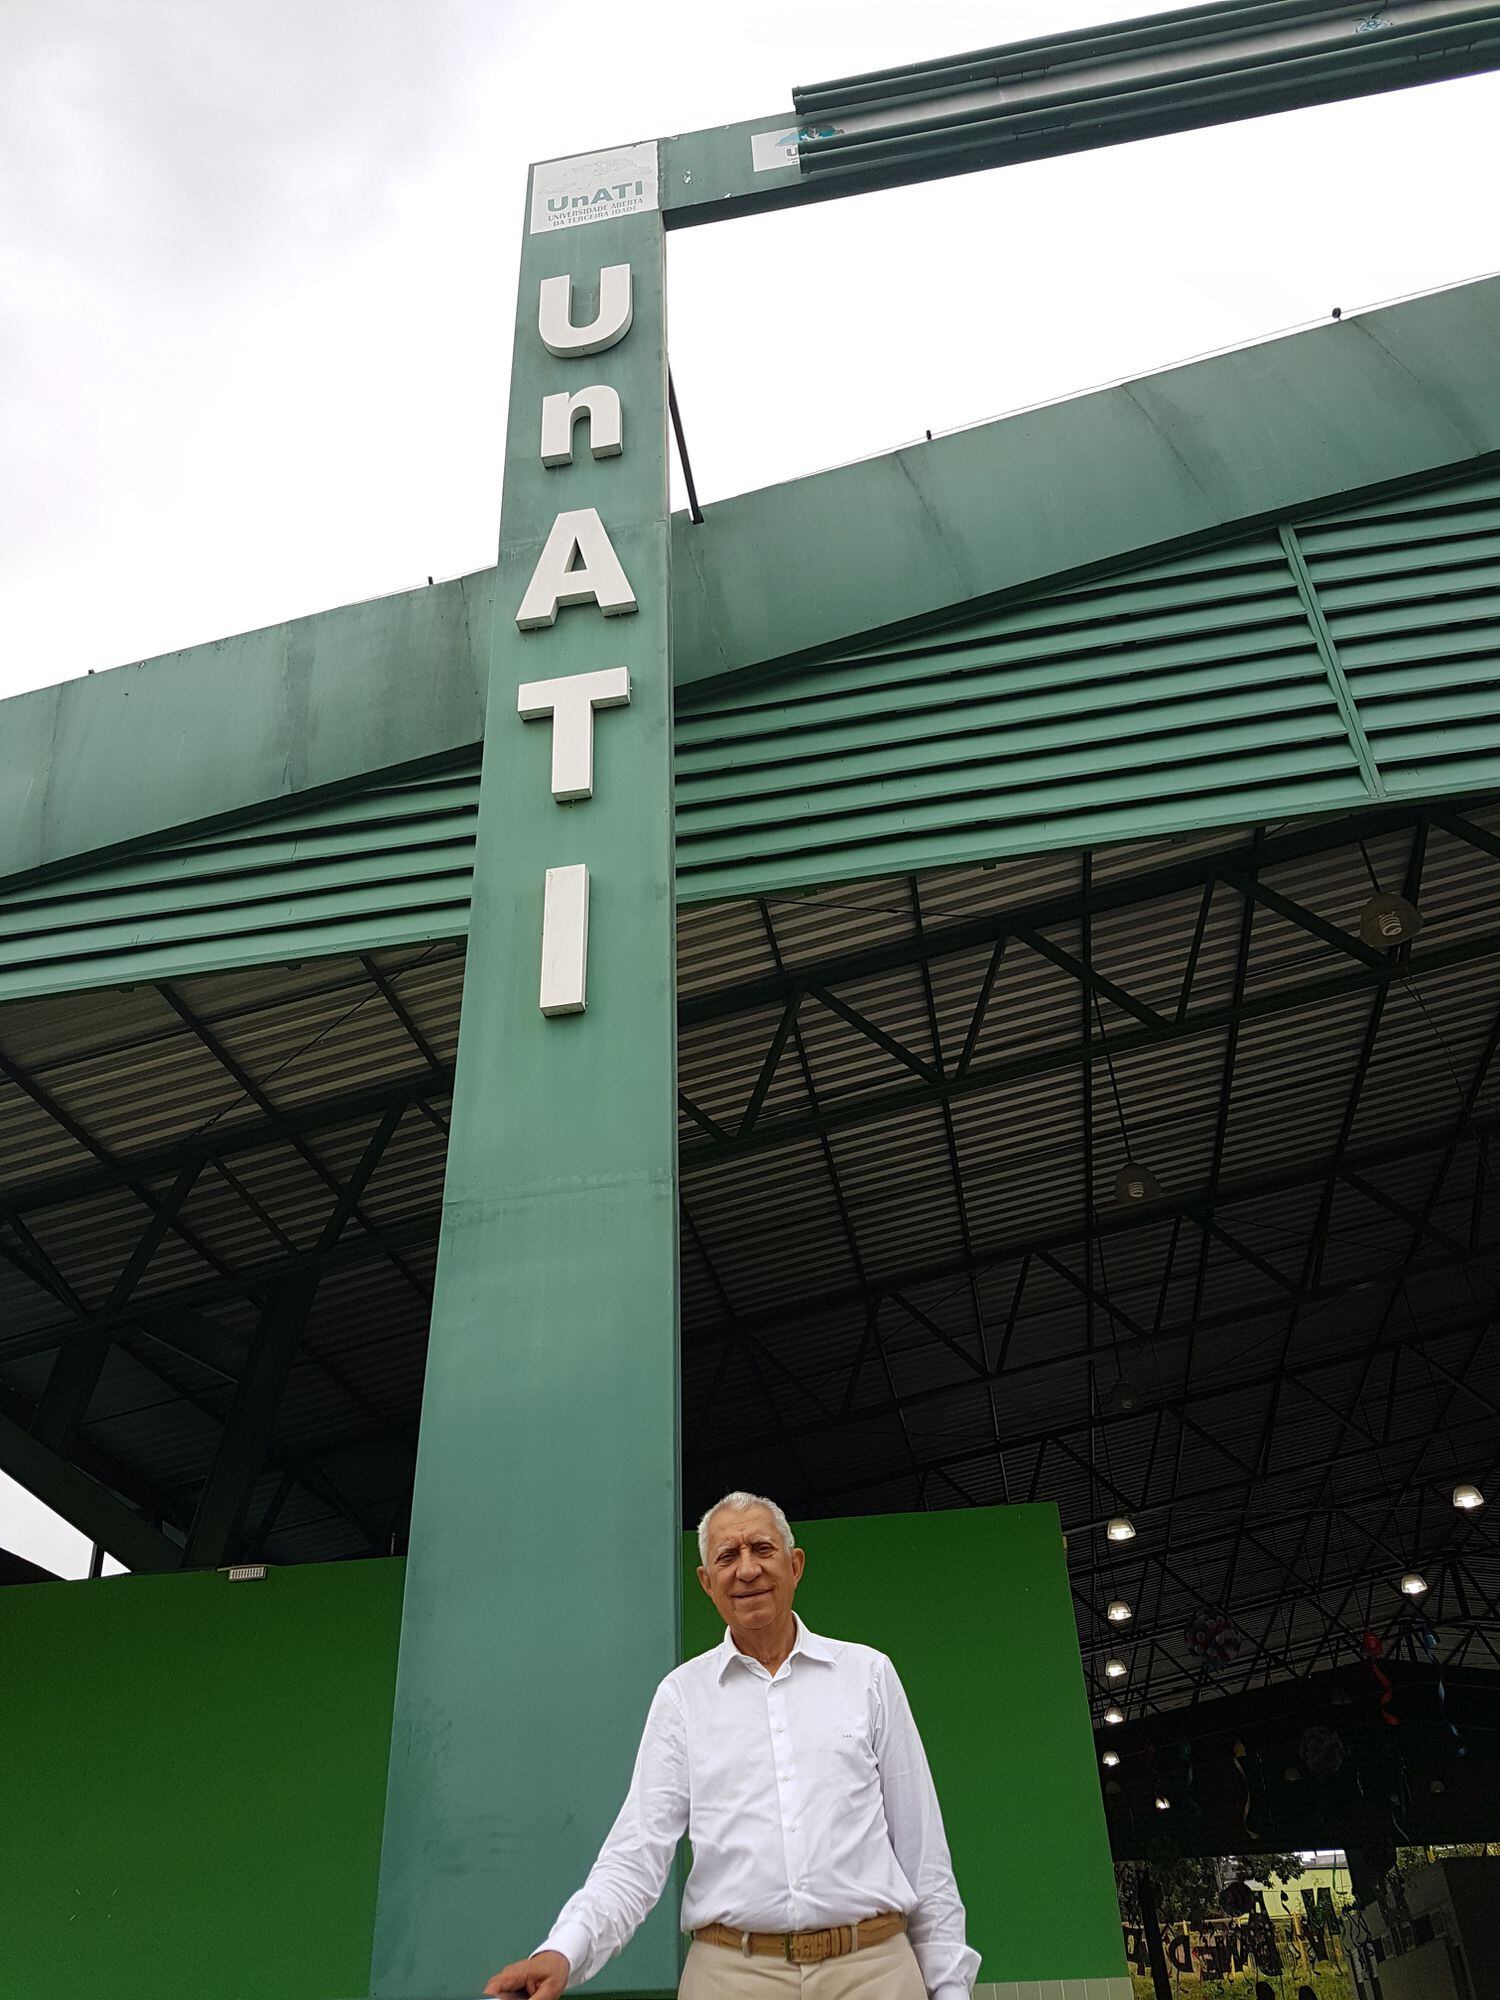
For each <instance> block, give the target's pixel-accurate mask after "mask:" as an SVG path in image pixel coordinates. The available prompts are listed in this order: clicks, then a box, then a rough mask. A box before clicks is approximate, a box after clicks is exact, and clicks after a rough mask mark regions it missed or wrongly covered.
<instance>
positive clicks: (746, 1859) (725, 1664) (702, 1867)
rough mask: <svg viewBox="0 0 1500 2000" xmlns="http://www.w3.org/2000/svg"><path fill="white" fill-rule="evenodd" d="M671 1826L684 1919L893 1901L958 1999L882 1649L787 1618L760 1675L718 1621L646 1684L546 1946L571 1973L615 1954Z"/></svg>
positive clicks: (928, 1827)
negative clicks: (687, 1868)
mask: <svg viewBox="0 0 1500 2000" xmlns="http://www.w3.org/2000/svg"><path fill="white" fill-rule="evenodd" d="M684 1833H686V1834H687V1836H688V1838H689V1840H690V1841H691V1842H692V1848H693V1866H692V1872H691V1873H690V1874H689V1876H688V1880H687V1887H686V1889H685V1890H684V1892H683V1898H682V1927H683V1929H684V1930H685V1931H693V1930H697V1929H699V1928H700V1927H701V1926H702V1925H704V1924H710V1923H723V1924H732V1925H733V1926H734V1927H735V1928H736V1929H737V1930H746V1931H808V1930H822V1929H823V1928H824V1927H825V1926H827V1925H831V1924H847V1923H853V1922H855V1921H857V1920H859V1919H861V1918H863V1917H873V1916H875V1915H877V1914H878V1913H879V1912H880V1911H883V1910H901V1911H903V1912H904V1913H905V1914H906V1916H907V1919H908V1935H909V1937H910V1939H911V1943H912V1948H913V1950H914V1951H915V1952H916V1955H917V1963H918V1965H919V1966H920V1967H921V1971H922V1978H923V1981H924V1983H925V1985H926V1987H927V1991H928V1993H929V1995H930V1996H931V2000H968V1994H969V1992H970V1989H971V1988H972V1986H973V1984H974V1975H975V1973H976V1972H977V1971H978V1970H979V1957H978V1954H977V1953H975V1952H972V1951H970V1950H969V1947H968V1945H967V1944H966V1943H965V1941H964V1907H963V1904H962V1903H961V1902H960V1901H959V1896H958V1886H957V1884H956V1883H955V1882H954V1879H953V1866H952V1863H951V1862H950V1861H949V1859H948V1843H947V1841H946V1839H945V1838H944V1836H943V1819H942V1814H941V1812H940V1811H939V1809H938V1802H937V1794H936V1792H935V1791H934V1790H933V1785H932V1774H931V1772H930V1771H929V1770H928V1768H927V1758H926V1755H925V1754H924V1752H923V1749H922V1741H921V1738H920V1737H919V1736H918V1734H917V1725H916V1723H915V1721H914V1720H913V1718H912V1712H911V1708H910V1706H909V1705H908V1703H907V1699H906V1692H905V1690H904V1689H903V1687H902V1685H901V1683H900V1681H899V1680H898V1679H897V1677H896V1669H895V1668H894V1667H893V1666H892V1665H891V1663H890V1661H889V1660H888V1659H887V1658H886V1657H885V1655H884V1654H883V1653H877V1652H875V1651H874V1650H873V1649H872V1648H871V1647H869V1646H856V1645H850V1644H848V1643H847V1642H845V1641H843V1640H838V1639H820V1638H819V1637H818V1636H817V1635H816V1634H815V1633H813V1632H809V1631H808V1629H807V1627H806V1626H805V1625H804V1624H803V1623H802V1622H801V1620H800V1619H799V1620H798V1621H797V1639H796V1643H795V1645H794V1646H793V1647H792V1651H791V1654H790V1655H789V1657H788V1658H787V1659H786V1660H784V1661H783V1662H782V1665H781V1667H780V1668H779V1669H778V1671H777V1672H776V1673H775V1674H774V1675H772V1674H769V1673H767V1671H766V1669H765V1668H764V1667H763V1666H762V1665H761V1664H760V1662H759V1661H758V1660H753V1659H751V1658H750V1657H749V1655H748V1654H745V1653H742V1652H740V1651H739V1649H738V1647H736V1645H735V1643H734V1641H733V1639H732V1638H731V1637H730V1635H729V1633H728V1632H727V1631H726V1632H725V1634H724V1640H723V1643H722V1644H721V1645H719V1646H716V1647H715V1648H714V1650H713V1651H712V1652H710V1653H700V1654H699V1656H698V1658H697V1659H695V1660H689V1661H688V1662H687V1663H686V1664H685V1665H684V1666H680V1667H678V1668H677V1669H676V1670H675V1672H673V1673H670V1674H668V1675H667V1677H666V1679H665V1680H664V1681H663V1682H662V1684H661V1686H660V1687H659V1688H658V1689H657V1690H656V1695H655V1698H654V1699H653V1701H652V1703H651V1711H650V1713H649V1715H648V1716H647V1717H646V1728H645V1733H644V1734H643V1736H642V1737H641V1747H640V1750H639V1752H638V1753H637V1755H636V1760H635V1774H634V1776H633V1777H632V1779H631V1781H630V1791H629V1794H628V1795H627V1797H626V1800H625V1803H624V1805H623V1806H622V1807H621V1808H620V1814H619V1817H618V1818H617V1819H616V1821H615V1823H614V1825H613V1827H612V1828H611V1829H610V1832H609V1837H608V1838H607V1839H606V1841H605V1843H604V1845H603V1847H602V1848H601V1849H600V1851H599V1859H598V1860H597V1861H596V1862H595V1863H594V1865H593V1868H592V1869H591V1870H590V1871H589V1878H588V1880H587V1881H586V1882H585V1883H584V1885H583V1887H582V1888H581V1889H580V1890H579V1891H578V1893H577V1895H576V1896H574V1897H572V1898H571V1899H570V1901H569V1902H568V1903H567V1904H566V1905H565V1906H564V1908H563V1911H562V1913H561V1915H560V1916H559V1917H558V1920H557V1922H556V1924H555V1925H554V1926H553V1928H552V1932H551V1935H550V1936H549V1937H548V1938H547V1940H546V1943H545V1944H543V1945H541V1946H540V1947H539V1949H540V1950H543V1951H560V1952H561V1953H562V1954H563V1956H564V1957H565V1958H566V1959H567V1960H568V1963H569V1965H570V1966H571V1968H572V1978H573V1981H574V1983H576V1984H581V1983H582V1982H583V1981H584V1980H586V1979H592V1978H593V1976H594V1974H595V1973H596V1972H597V1971H598V1970H599V1968H600V1966H602V1965H604V1964H605V1963H606V1962H607V1961H608V1960H609V1959H611V1958H613V1957H614V1955H615V1953H616V1952H617V1951H619V1950H620V1949H621V1948H622V1946H623V1945H624V1944H625V1943H626V1941H627V1940H628V1939H629V1938H630V1937H631V1935H632V1934H633V1933H634V1931H635V1929H636V1927H637V1926H638V1925H639V1924H640V1922H641V1921H642V1919H643V1918H644V1917H645V1915H646V1913H647V1912H648V1911H649V1910H650V1909H651V1908H652V1907H653V1905H654V1904H655V1902H656V1900H657V1898H658V1897H659V1896H660V1894H661V1892H662V1889H663V1887H664V1886H665V1884H666V1880H667V1874H668V1871H669V1870H670V1868H671V1866H672V1857H673V1855H674V1854H675V1853H676V1850H677V1843H678V1841H679V1840H680V1839H681V1838H682V1836H683V1834H684Z"/></svg>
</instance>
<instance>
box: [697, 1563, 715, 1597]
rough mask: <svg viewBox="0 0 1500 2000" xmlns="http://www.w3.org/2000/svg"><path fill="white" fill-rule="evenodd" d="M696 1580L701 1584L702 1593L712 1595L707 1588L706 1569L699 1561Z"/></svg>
mask: <svg viewBox="0 0 1500 2000" xmlns="http://www.w3.org/2000/svg"><path fill="white" fill-rule="evenodd" d="M698 1581H699V1582H700V1583H701V1584H702V1585H703V1591H704V1595H705V1596H707V1597H712V1596H713V1592H712V1590H710V1589H709V1585H708V1571H707V1570H706V1569H704V1567H703V1566H702V1564H701V1563H700V1564H699V1566H698Z"/></svg>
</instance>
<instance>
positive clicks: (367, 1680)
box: [0, 1506, 1123, 2000]
mask: <svg viewBox="0 0 1500 2000" xmlns="http://www.w3.org/2000/svg"><path fill="white" fill-rule="evenodd" d="M799 1535H800V1537H801V1539H802V1540H803V1541H804V1543H805V1544H806V1546H807V1548H808V1552H809V1568H808V1575H807V1581H806V1584H805V1585H804V1587H803V1590H802V1592H801V1596H800V1600H799V1601H800V1603H801V1606H802V1608H803V1610H804V1611H805V1613H806V1615H807V1618H808V1622H809V1623H810V1624H812V1625H814V1626H816V1627H818V1628H820V1629H822V1630H824V1631H827V1632H829V1633H831V1634H833V1635H834V1636H835V1637H844V1638H850V1639H859V1640H862V1641H864V1642H865V1643H866V1644H869V1645H874V1646H879V1647H880V1648H881V1649H882V1650H883V1651H886V1652H888V1653H889V1654H890V1655H891V1657H892V1658H893V1659H894V1660H895V1662H896V1665H897V1668H898V1670H899V1671H900V1673H901V1676H902V1679H903V1681H904V1683H905V1685H906V1687H907V1690H908V1692H909V1694H910V1696H911V1699H912V1703H913V1706H914V1708H915V1711H916V1714H917V1718H918V1721H919V1723H920V1726H921V1729H922V1734H923V1739H924V1742H925V1743H926V1746H927V1751H928V1755H929V1757H930V1759H931V1761H932V1765H933V1769H934V1772H935V1774H936V1779H937V1783H938V1787H939V1792H940V1795H941V1798H942V1803H943V1811H944V1817H945V1821H946V1824H947V1828H948V1834H949V1840H950V1844H951V1846H952V1849H953V1854H954V1862H955V1869H956V1873H957V1875H958V1879H959V1885H960V1887H961V1889H962V1891H963V1894H964V1897H965V1901H966V1904H967V1907H968V1912H969V1921H970V1938H971V1941H972V1942H973V1943H974V1945H975V1947H976V1949H978V1950H980V1951H981V1952H982V1953H983V1954H984V1960H985V1963H984V1968H983V1970H982V1972H981V1974H980V1977H981V1978H982V1979H985V1980H994V1979H1029V1978H1044V1977H1045V1978H1061V1977H1067V1976H1077V1975H1083V1976H1088V1975H1098V1976H1105V1975H1108V1974H1111V1973H1118V1972H1119V1971H1121V1970H1122V1969H1123V1968H1122V1966H1121V1964H1120V1962H1119V1951H1120V1931H1119V1919H1118V1913H1117V1911H1116V1910H1115V1906H1114V1886H1113V1877H1112V1874H1111V1871H1110V1866H1109V1850H1108V1842H1107V1839H1106V1836H1105V1826H1104V1815H1103V1809H1102V1804H1101V1801H1100V1796H1099V1787H1098V1782H1097V1777H1096V1774H1095V1770H1094V1763H1093V1741H1092V1736H1091V1734H1090V1730H1089V1719H1088V1704H1087V1700H1086V1696H1085V1692H1084V1684H1083V1671H1082V1666H1081V1663H1080V1660H1079V1654H1078V1643H1077V1636H1076V1631H1075V1627H1074V1622H1073V1613H1072V1607H1071V1599H1070V1596H1069V1592H1068V1586H1067V1577H1066V1572H1065V1566H1064V1563H1063V1560H1062V1548H1061V1538H1060V1535H1059V1532H1058V1525H1057V1515H1056V1511H1055V1510H1054V1509H1053V1508H1052V1507H1050V1506H1037V1507H1015V1508H1008V1509H1007V1508H985V1509H977V1510H974V1511H954V1512H942V1513H936V1514H913V1515H887V1516H877V1517H872V1518H868V1519H864V1520H841V1521H817V1522H812V1523H809V1524H807V1525H806V1526H805V1527H803V1528H801V1529H799ZM683 1554H684V1558H685V1561H686V1565H687V1569H686V1578H685V1583H686V1588H685V1593H684V1599H683V1604H684V1619H683V1640H682V1650H683V1653H684V1655H686V1654H689V1653H693V1652H699V1651H702V1650H703V1649H704V1648H705V1647H708V1646H711V1645H714V1644H716V1643H717V1641H718V1637H719V1633H720V1630H721V1629H722V1628H721V1627H719V1626H718V1625H717V1623H716V1621H715V1619H714V1614H713V1609H712V1606H711V1605H710V1604H709V1603H708V1601H707V1599H706V1598H704V1597H703V1596H702V1593H701V1592H700V1591H699V1589H698V1586H697V1582H696V1580H695V1578H694V1577H693V1575H692V1571H693V1567H694V1565H695V1563H696V1559H697V1554H696V1547H695V1545H694V1544H693V1543H692V1542H691V1540H687V1541H685V1542H684V1543H683ZM481 1559H482V1557H481V1556H480V1555H479V1554H476V1555H475V1557H474V1560H475V1561H479V1560H481ZM404 1573H405V1565H404V1564H403V1563H401V1562H399V1561H395V1562H380V1561H374V1562H361V1563H328V1564H314V1565H308V1566H306V1567H303V1568H294V1569H280V1570H278V1569H273V1570H271V1572H270V1574H269V1576H268V1577H267V1579H266V1580H265V1581H264V1582H263V1583H249V1584H230V1583H228V1582H227V1581H226V1580H225V1579H224V1578H223V1577H221V1576H218V1575H216V1574H206V1575H176V1576H168V1577H120V1578H113V1579H110V1580H108V1581H106V1582H103V1583H99V1584H94V1585H86V1584H37V1585H26V1586H22V1587H18V1588H13V1589H10V1590H3V1591H0V1713H3V1714H4V1716H5V1719H6V1728H5V1736H4V1746H5V1747H4V1751H3V1753H0V1755H3V1786H4V1801H5V1804H4V1810H3V1811H0V1940H3V1958H0V1991H3V1992H4V1994H5V1995H6V2000H57V1996H58V1995H60V1994H63V1993H71V1992H73V1991H74V1990H77V1991H79V1992H82V1991H84V1990H85V1989H89V1988H93V1987H96V1986H97V1987H100V1988H101V1989H102V1990H103V1991H105V1992H107V1993H108V1994H109V1996H110V2000H203V1996H204V1995H205V1994H212V1995H216V1996H221V2000H356V1996H361V1995H363V1994H364V1993H365V1992H366V1990H367V1986H366V1972H367V1969H368V1965H369V1947H370V1933H371V1925H372V1921H373V1916H374V1907H375V1882H376V1874H377V1864H378V1853H379V1836H380V1819H381V1808H382V1804H383V1800H384V1794H385V1772H386V1761H387V1753H388V1748H389V1741H390V1727H391V1713H392V1699H393V1691H394V1684H395V1669H396V1651H397V1632H398V1625H399V1619H400V1608H401V1593H402V1584H403V1579H404ZM463 1587H464V1585H463V1581H462V1579H457V1580H456V1581H455V1583H454V1588H455V1589H458V1590H461V1589H462V1588H463ZM485 1698H486V1699H487V1700H488V1701H489V1703H490V1704H491V1706H492V1710H493V1714H494V1718H495V1726H496V1727H497V1728H500V1729H504V1728H505V1727H507V1726H511V1725H513V1720H514V1712H513V1710H512V1708H511V1706H510V1698H509V1694H508V1681H507V1674H506V1670H505V1663H504V1660H503V1658H500V1657H497V1658H496V1660H495V1662H494V1663H493V1666H492V1667H491V1668H490V1669H488V1670H487V1679H486V1689H485ZM642 1706H643V1707H644V1704H643V1705H642ZM634 1726H635V1724H634V1722H633V1721H632V1724H631V1729H633V1728H634ZM596 1817H599V1815H596ZM606 1825H607V1817H601V1818H600V1823H599V1824H598V1825H597V1826H593V1825H591V1826H590V1828H589V1829H588V1840H594V1839H595V1838H597V1837H600V1836H602V1834H603V1832H604V1830H605V1826H606ZM585 1844H587V1842H585ZM476 1914H477V1917H478V1920H479V1924H480V1928H481V1929H484V1930H486V1931H487V1933H489V1934H491V1935H492V1936H493V1944H492V1946H491V1947H490V1948H489V1953H488V1956H489V1957H494V1960H495V1964H498V1963H499V1962H500V1960H499V1957H498V1956H496V1955H497V1954H503V1953H505V1952H507V1951H508V1950H509V1949H510V1948H511V1945H512V1944H513V1943H514V1942H515V1940H513V1939H512V1937H511V1935H510V1928H511V1927H510V1926H508V1925H507V1919H506V1911H505V1906H504V1901H503V1898H502V1899H501V1900H499V1901H497V1903H496V1905H495V1907H494V1908H493V1909H492V1910H489V1911H485V1910H480V1911H478V1912H477V1913H476ZM530 1941H531V1940H524V1939H523V1940H522V1941H521V1945H524V1944H525V1943H528V1942H530ZM521 1945H517V1948H518V1949H519V1948H521ZM493 1969H494V1966H493V1965H491V1964H489V1963H488V1959H487V1960H486V1963H485V1964H484V1965H483V1966H482V1967H478V1966H476V1968H475V1972H476V1974H477V1975H479V1976H476V1977H475V1978H474V1980H473V1982H472V1990H473V1991H474V1992H475V1993H477V1992H478V1990H479V1988H480V1986H481V1985H482V1984H483V1973H485V1972H488V1971H491V1970H493ZM465 1990H467V1989H465Z"/></svg>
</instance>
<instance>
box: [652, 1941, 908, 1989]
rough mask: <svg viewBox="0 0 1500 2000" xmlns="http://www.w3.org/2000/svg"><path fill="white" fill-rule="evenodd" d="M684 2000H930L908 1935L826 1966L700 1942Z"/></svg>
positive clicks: (692, 1954)
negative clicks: (791, 1962)
mask: <svg viewBox="0 0 1500 2000" xmlns="http://www.w3.org/2000/svg"><path fill="white" fill-rule="evenodd" d="M677 1994H678V2000H927V1989H926V1987H925V1986H924V1985H923V1984H922V1975H921V1973H920V1972H919V1971H918V1970H917V1960H916V1955H915V1953H914V1952H913V1951H912V1948H911V1945H910V1943H909V1942H908V1940H907V1938H906V1936H905V1934H904V1933H902V1934H901V1935H899V1936H897V1937H893V1938H887V1939H886V1940H885V1942H884V1943H883V1944H871V1945H866V1946H865V1948H864V1950H863V1951H851V1952H846V1953H845V1955H844V1956H843V1957H842V1958H825V1959H824V1960H823V1962H822V1963H821V1964H820V1965H788V1964H787V1962H786V1960H785V1959H784V1958H746V1957H745V1956H744V1955H743V1954H742V1953H741V1952H737V1951H730V1950H728V1949H727V1948H726V1947H725V1946H724V1945H721V1944H695V1945H693V1947H692V1948H691V1950H690V1951H689V1952H688V1955H687V1964H686V1965H685V1966H684V1967H683V1968H682V1984H681V1985H680V1986H679V1987H678V1989H677Z"/></svg>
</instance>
